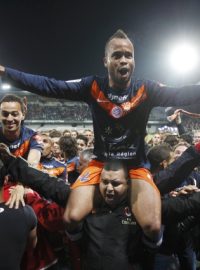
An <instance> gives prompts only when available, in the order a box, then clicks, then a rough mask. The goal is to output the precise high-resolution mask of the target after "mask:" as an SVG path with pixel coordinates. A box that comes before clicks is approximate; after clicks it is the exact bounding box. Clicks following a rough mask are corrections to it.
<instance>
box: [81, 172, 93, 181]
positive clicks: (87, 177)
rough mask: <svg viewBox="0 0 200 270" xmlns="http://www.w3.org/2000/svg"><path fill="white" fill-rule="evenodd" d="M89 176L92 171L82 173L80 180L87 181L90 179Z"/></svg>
mask: <svg viewBox="0 0 200 270" xmlns="http://www.w3.org/2000/svg"><path fill="white" fill-rule="evenodd" d="M89 176H90V173H89V172H86V173H85V174H83V175H80V176H79V178H78V179H79V180H80V182H87V181H89V180H90V178H89Z"/></svg>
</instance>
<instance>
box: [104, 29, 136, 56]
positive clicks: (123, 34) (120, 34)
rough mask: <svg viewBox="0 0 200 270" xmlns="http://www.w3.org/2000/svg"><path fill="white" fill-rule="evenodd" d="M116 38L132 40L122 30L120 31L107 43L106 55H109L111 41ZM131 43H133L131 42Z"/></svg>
mask: <svg viewBox="0 0 200 270" xmlns="http://www.w3.org/2000/svg"><path fill="white" fill-rule="evenodd" d="M114 38H119V39H128V40H130V38H129V37H128V35H127V34H126V33H125V32H124V31H123V30H122V29H118V30H117V31H116V32H115V33H114V34H113V35H112V36H111V37H109V39H108V40H107V42H106V45H105V55H106V54H107V50H108V45H109V43H110V41H111V40H112V39H114ZM130 42H132V41H131V40H130Z"/></svg>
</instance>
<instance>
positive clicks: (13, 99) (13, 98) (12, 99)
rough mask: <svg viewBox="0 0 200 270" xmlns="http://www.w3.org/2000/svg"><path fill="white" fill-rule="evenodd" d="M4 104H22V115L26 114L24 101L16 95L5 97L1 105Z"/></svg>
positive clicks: (0, 101) (0, 102)
mask: <svg viewBox="0 0 200 270" xmlns="http://www.w3.org/2000/svg"><path fill="white" fill-rule="evenodd" d="M4 102H17V103H19V104H20V107H21V111H22V113H25V107H24V102H23V101H22V99H21V98H20V97H18V96H16V95H11V94H9V95H6V96H4V97H3V98H2V99H1V100H0V105H1V104H2V103H4Z"/></svg>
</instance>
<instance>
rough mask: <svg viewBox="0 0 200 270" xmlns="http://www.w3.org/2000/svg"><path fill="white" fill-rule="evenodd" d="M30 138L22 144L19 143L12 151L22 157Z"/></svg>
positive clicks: (27, 147)
mask: <svg viewBox="0 0 200 270" xmlns="http://www.w3.org/2000/svg"><path fill="white" fill-rule="evenodd" d="M29 144H30V140H27V141H25V142H24V143H23V144H21V145H20V147H19V148H18V149H17V150H16V151H15V152H14V153H12V154H13V155H14V156H16V157H19V156H20V157H23V156H24V155H25V154H26V153H27V152H28V149H29Z"/></svg>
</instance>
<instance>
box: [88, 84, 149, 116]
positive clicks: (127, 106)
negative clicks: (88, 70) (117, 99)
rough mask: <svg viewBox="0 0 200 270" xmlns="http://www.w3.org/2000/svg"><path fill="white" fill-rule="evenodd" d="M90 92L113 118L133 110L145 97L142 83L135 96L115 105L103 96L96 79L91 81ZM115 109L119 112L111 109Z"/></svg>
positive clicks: (145, 93)
mask: <svg viewBox="0 0 200 270" xmlns="http://www.w3.org/2000/svg"><path fill="white" fill-rule="evenodd" d="M91 94H92V96H93V97H94V98H95V100H96V101H97V103H98V104H99V105H100V106H101V107H102V108H103V109H104V110H106V111H107V112H108V113H109V115H110V116H112V117H113V118H120V117H123V116H125V115H126V114H127V113H129V112H130V111H132V110H134V109H135V108H136V107H137V106H138V105H139V104H140V103H141V102H142V101H144V100H145V99H146V98H147V92H146V89H145V86H144V85H142V86H141V87H140V88H139V89H138V91H137V94H136V96H134V97H132V99H131V100H130V101H128V102H124V103H122V104H118V105H116V104H114V103H112V102H111V101H110V100H109V99H108V98H106V97H105V95H104V93H103V92H102V91H101V89H100V88H99V86H98V84H97V82H96V81H94V82H93V83H92V87H91ZM115 109H118V110H119V114H116V113H114V112H113V110H115ZM116 115H117V117H116Z"/></svg>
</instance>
